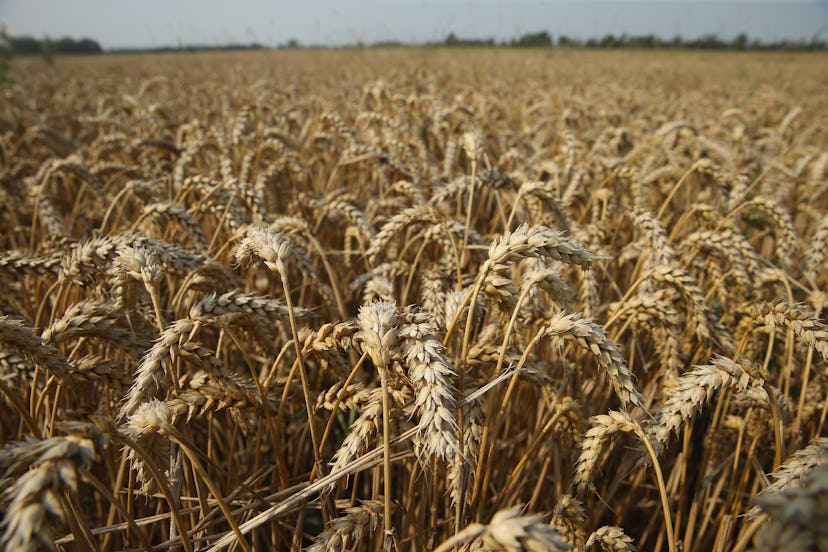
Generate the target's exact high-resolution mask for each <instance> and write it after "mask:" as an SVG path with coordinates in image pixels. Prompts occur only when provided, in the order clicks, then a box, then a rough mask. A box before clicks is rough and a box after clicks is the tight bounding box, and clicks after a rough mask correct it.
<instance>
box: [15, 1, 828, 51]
mask: <svg viewBox="0 0 828 552" xmlns="http://www.w3.org/2000/svg"><path fill="white" fill-rule="evenodd" d="M0 25H4V26H5V28H6V31H7V32H9V33H10V34H12V35H29V36H33V37H35V38H43V37H46V36H48V37H50V38H53V39H55V38H60V37H63V36H70V37H72V38H81V37H86V38H92V39H94V40H97V41H98V42H99V43H100V44H101V46H102V47H103V48H104V49H115V48H143V47H149V48H154V47H163V46H179V45H188V44H200V45H218V44H227V43H250V42H258V43H260V44H263V45H265V46H276V45H278V44H283V43H285V42H287V41H288V40H290V39H295V40H297V41H299V42H300V43H301V44H305V45H308V44H317V45H326V46H338V45H344V44H354V43H357V42H362V43H365V44H371V43H374V42H380V41H389V40H397V41H401V42H405V43H421V42H430V41H432V42H434V41H442V40H444V39H445V38H446V36H448V34H449V33H452V32H453V33H455V35H456V36H458V37H460V38H494V39H495V40H497V41H504V40H509V39H511V38H514V37H517V36H520V35H522V34H524V33H533V32H539V31H547V32H549V33H550V34H551V35H552V36H554V37H558V36H560V35H562V34H564V35H567V36H570V37H574V38H580V39H586V38H593V37H595V38H600V37H602V36H604V35H606V34H610V33H611V34H615V35H620V34H622V33H627V34H629V35H641V34H655V35H657V36H661V37H662V38H672V37H673V36H676V35H680V36H682V37H683V38H685V39H692V38H698V37H700V36H703V35H706V34H716V35H718V36H719V37H720V38H723V39H731V38H733V37H734V36H736V35H737V34H739V33H746V34H747V35H748V36H749V37H750V38H758V39H760V40H762V41H764V42H770V41H777V40H805V41H807V40H810V39H811V38H812V37H814V36H815V35H819V37H820V38H822V39H826V40H828V0H772V1H771V0H766V1H747V0H730V1H722V2H717V1H714V0H707V1H700V0H646V1H645V0H638V1H630V0H601V1H598V0H585V1H572V0H568V1H563V0H557V1H549V0H547V1H537V0H536V1H531V2H530V1H526V0H515V1H509V0H478V1H469V0H445V1H443V2H437V1H434V0H429V1H424V0H385V1H379V0H373V1H366V0H339V1H332V0H305V1H303V2H299V1H292V2H288V1H284V0H271V1H268V0H235V1H232V0H226V1H219V0H0Z"/></svg>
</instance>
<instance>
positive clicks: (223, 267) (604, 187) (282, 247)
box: [0, 49, 828, 552]
mask: <svg viewBox="0 0 828 552" xmlns="http://www.w3.org/2000/svg"><path fill="white" fill-rule="evenodd" d="M12 77H13V81H12V82H9V83H5V84H3V85H2V89H0V93H2V95H3V100H2V103H0V162H2V165H0V168H2V173H0V204H2V206H3V208H2V211H0V283H1V285H0V289H1V290H2V293H1V294H0V439H2V444H3V448H2V451H0V474H2V478H1V479H0V490H2V494H0V512H2V518H3V521H2V526H0V534H1V535H2V545H3V546H4V548H5V549H7V550H40V549H47V550H101V551H104V550H124V549H126V550H186V551H188V552H190V551H207V550H209V551H216V550H224V549H228V550H245V551H247V550H304V549H307V550H310V551H317V552H318V551H344V550H357V551H377V550H401V551H402V550H405V551H414V550H439V551H449V550H508V551H517V550H527V551H539V550H578V551H584V550H604V551H624V550H669V551H670V552H673V551H678V550H683V551H684V552H691V551H696V552H701V551H711V550H713V551H720V550H721V551H724V550H734V551H742V550H780V551H781V550H787V551H799V550H801V551H806V550H808V551H810V550H821V551H828V523H827V522H826V519H828V430H826V414H827V413H828V400H826V390H828V328H826V325H825V323H824V320H825V312H826V289H827V288H826V286H828V270H826V259H825V257H826V243H827V242H828V178H827V177H828V170H827V169H828V167H827V166H828V95H826V94H825V89H826V86H828V58H826V56H825V54H786V53H762V54H755V53H729V54H724V53H704V54H702V53H677V52H656V53H652V52H651V53H646V54H645V53H636V52H612V53H609V52H579V51H569V52H567V51H549V52H542V51H513V50H491V51H487V50H455V51H446V50H427V49H424V50H417V49H401V50H344V51H297V52H259V53H245V54H242V53H235V54H215V53H213V54H169V55H153V56H104V57H98V58H87V59H83V58H58V59H57V60H56V61H55V63H54V65H53V66H49V65H46V64H45V63H43V62H42V61H41V60H37V59H29V60H26V59H21V60H15V62H14V65H13V73H12Z"/></svg>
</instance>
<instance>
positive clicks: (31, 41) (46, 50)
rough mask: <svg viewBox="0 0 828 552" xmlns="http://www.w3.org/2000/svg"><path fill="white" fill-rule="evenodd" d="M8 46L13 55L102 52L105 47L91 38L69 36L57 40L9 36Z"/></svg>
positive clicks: (7, 39)
mask: <svg viewBox="0 0 828 552" xmlns="http://www.w3.org/2000/svg"><path fill="white" fill-rule="evenodd" d="M6 48H8V51H9V53H10V54H11V55H13V56H37V55H42V56H51V55H53V54H101V53H103V48H101V45H100V44H98V43H97V42H96V41H95V40H92V39H91V38H81V39H79V40H75V39H74V38H70V37H68V36H66V37H63V38H59V39H57V40H50V39H48V38H45V39H43V40H38V39H36V38H32V37H30V36H7V38H6Z"/></svg>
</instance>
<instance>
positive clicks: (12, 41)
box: [0, 28, 828, 79]
mask: <svg viewBox="0 0 828 552" xmlns="http://www.w3.org/2000/svg"><path fill="white" fill-rule="evenodd" d="M354 46H356V47H360V48H361V47H365V44H363V43H362V42H359V43H357V44H350V45H346V46H345V47H354ZM421 46H426V47H449V48H458V47H459V48H587V49H615V48H626V49H693V50H826V49H828V42H826V41H825V40H824V39H821V38H819V36H818V35H817V36H814V37H813V38H812V39H811V40H809V41H791V40H781V41H774V42H763V41H761V40H758V39H750V38H749V37H748V36H747V34H745V33H742V34H739V35H737V36H736V37H734V38H733V39H731V40H724V39H721V38H719V37H718V36H716V35H713V34H708V35H704V36H702V37H700V38H695V39H684V38H682V37H680V36H675V37H673V38H670V39H664V38H661V37H658V36H656V35H653V34H648V35H628V34H621V35H613V34H607V35H605V36H603V37H601V38H589V39H580V38H575V37H571V36H567V35H564V34H562V35H559V36H558V37H557V39H555V38H554V37H553V36H552V35H550V34H549V33H548V32H547V31H539V32H534V33H526V34H524V35H521V36H520V37H517V38H513V39H512V40H509V41H504V42H497V41H495V39H493V38H463V37H458V36H457V35H455V34H454V33H450V34H449V35H448V36H447V37H446V38H445V39H444V40H442V41H438V42H429V43H425V44H406V43H403V42H400V41H396V40H385V41H382V42H376V43H373V44H370V45H368V47H372V48H389V47H401V48H403V47H421ZM276 48H277V49H285V50H292V49H299V48H329V47H328V46H317V45H311V46H306V45H303V44H301V43H300V42H299V41H298V40H296V39H289V40H287V41H285V42H282V43H280V44H279V45H278V46H276ZM262 49H269V47H267V46H264V45H262V44H260V43H258V42H253V43H249V44H245V43H231V44H220V45H199V44H190V45H178V46H162V47H155V48H118V49H113V50H108V52H111V53H129V52H181V51H184V52H200V51H215V52H222V51H238V50H262ZM100 53H104V50H103V48H101V46H100V44H98V42H96V41H95V40H93V39H91V38H81V39H78V40H76V39H73V38H70V37H63V38H60V39H58V40H51V39H49V38H45V39H43V40H38V39H36V38H32V37H30V36H12V35H10V34H8V33H6V32H5V30H4V29H2V28H0V73H2V72H3V69H4V63H5V64H6V65H7V62H3V59H6V60H7V59H8V57H9V56H20V55H23V56H25V55H41V56H44V57H45V58H46V59H47V60H50V59H51V58H52V56H53V55H59V54H100ZM0 79H2V74H0Z"/></svg>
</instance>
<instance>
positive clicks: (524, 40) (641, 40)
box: [429, 31, 828, 50]
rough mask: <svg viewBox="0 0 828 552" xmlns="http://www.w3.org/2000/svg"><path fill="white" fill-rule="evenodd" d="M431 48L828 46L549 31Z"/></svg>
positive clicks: (450, 41)
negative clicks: (587, 35) (590, 35)
mask: <svg viewBox="0 0 828 552" xmlns="http://www.w3.org/2000/svg"><path fill="white" fill-rule="evenodd" d="M429 46H448V47H457V46H460V47H492V46H497V47H512V48H553V47H558V48H595V49H613V48H628V49H630V48H631V49H692V50H825V49H828V43H826V41H825V40H822V39H820V38H819V37H816V36H815V37H813V38H812V39H811V40H809V41H791V40H782V41H775V42H762V41H761V40H758V39H753V40H751V39H750V38H749V37H748V36H747V34H745V33H742V34H739V35H737V36H736V37H734V38H733V39H732V40H723V39H721V38H719V37H717V36H716V35H713V34H708V35H704V36H702V37H700V38H696V39H689V40H686V39H683V38H682V37H680V36H676V37H673V38H671V39H663V38H660V37H658V36H656V35H653V34H648V35H628V34H622V35H618V36H616V35H613V34H608V35H606V36H604V37H602V38H590V39H586V40H581V39H578V38H573V37H570V36H567V35H560V36H559V37H558V39H557V41H556V40H555V39H554V38H553V37H552V35H550V34H549V33H548V32H546V31H540V32H536V33H528V34H524V35H522V36H520V37H519V38H514V39H512V40H510V41H508V42H500V43H496V42H495V41H494V39H491V38H489V39H474V38H463V39H460V38H457V37H456V36H455V35H454V33H451V34H449V35H448V37H446V39H445V40H444V41H443V42H440V43H431V44H429Z"/></svg>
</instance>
